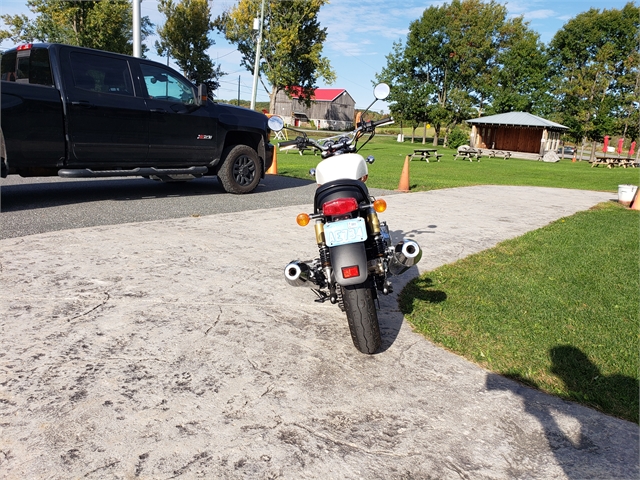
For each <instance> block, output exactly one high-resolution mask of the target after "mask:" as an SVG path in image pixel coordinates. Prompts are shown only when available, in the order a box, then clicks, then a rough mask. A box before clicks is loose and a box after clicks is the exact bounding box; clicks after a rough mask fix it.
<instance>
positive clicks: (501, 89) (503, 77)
mask: <svg viewBox="0 0 640 480" xmlns="http://www.w3.org/2000/svg"><path fill="white" fill-rule="evenodd" d="M503 31H504V35H505V38H504V42H503V44H502V45H501V48H500V51H499V52H498V55H497V56H496V65H494V66H493V68H492V69H491V71H490V72H489V78H488V79H487V80H488V81H489V87H490V88H489V91H490V96H491V105H489V106H488V107H487V109H486V113H488V114H496V113H505V112H512V111H520V112H529V113H533V114H535V115H540V116H546V115H549V114H550V113H551V112H553V111H554V109H553V106H552V102H551V97H550V95H549V58H548V56H547V54H546V47H545V46H544V44H542V42H541V41H540V37H539V35H538V34H537V33H536V32H534V31H532V30H530V29H528V28H527V27H526V25H524V24H523V22H522V19H521V18H515V19H513V21H511V22H508V23H507V24H506V25H505V27H504V29H503Z"/></svg>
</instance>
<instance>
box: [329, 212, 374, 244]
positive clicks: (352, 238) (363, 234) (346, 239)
mask: <svg viewBox="0 0 640 480" xmlns="http://www.w3.org/2000/svg"><path fill="white" fill-rule="evenodd" d="M324 239H325V241H326V242H327V246H328V247H338V246H340V245H348V244H350V243H357V242H364V241H365V240H366V239H367V226H366V225H365V223H364V218H361V217H358V218H351V219H349V220H340V221H339V222H333V223H326V224H325V225H324Z"/></svg>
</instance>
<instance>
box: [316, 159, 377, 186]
mask: <svg viewBox="0 0 640 480" xmlns="http://www.w3.org/2000/svg"><path fill="white" fill-rule="evenodd" d="M368 173H369V170H368V169H367V162H365V161H364V158H362V156H361V155H358V154H357V153H344V154H342V155H336V156H334V157H330V158H327V159H326V160H323V161H321V162H320V163H319V164H318V166H317V167H316V182H317V183H318V185H324V184H325V183H328V182H332V181H334V180H339V179H341V178H350V179H351V180H360V179H361V178H362V177H364V176H365V175H367V174H368Z"/></svg>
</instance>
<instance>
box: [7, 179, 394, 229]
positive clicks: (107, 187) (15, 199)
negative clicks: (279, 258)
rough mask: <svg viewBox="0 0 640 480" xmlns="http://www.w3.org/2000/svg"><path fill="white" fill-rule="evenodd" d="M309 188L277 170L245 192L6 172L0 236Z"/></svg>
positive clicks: (261, 200)
mask: <svg viewBox="0 0 640 480" xmlns="http://www.w3.org/2000/svg"><path fill="white" fill-rule="evenodd" d="M314 189H315V184H314V182H313V180H312V179H311V178H310V179H309V180H308V181H306V180H299V179H295V178H287V177H281V176H277V175H267V176H266V177H265V178H264V179H263V180H262V182H261V183H260V185H259V186H258V188H257V189H256V190H255V191H254V192H253V193H251V194H249V195H230V194H228V193H226V192H225V191H224V190H223V189H222V186H221V185H220V183H219V182H218V180H217V179H216V178H215V177H211V178H200V179H196V180H192V181H190V182H181V183H162V182H156V181H153V180H147V179H144V178H110V179H64V178H59V177H44V178H22V177H18V176H10V177H8V178H4V179H2V180H1V181H0V195H1V201H0V211H1V212H2V215H0V239H3V238H15V237H23V236H25V235H33V234H36V233H45V232H54V231H59V230H67V229H73V228H81V227H95V226H103V225H120V224H124V223H135V222H144V221H148V220H166V219H172V218H184V217H198V216H206V215H211V214H215V213H231V212H241V211H248V210H256V209H264V208H275V207H283V206H290V205H304V204H311V203H312V201H313V200H312V198H313V190H314ZM376 191H377V192H381V191H379V190H375V189H374V190H372V192H373V193H374V194H375V192H376ZM386 193H387V194H389V193H391V192H386Z"/></svg>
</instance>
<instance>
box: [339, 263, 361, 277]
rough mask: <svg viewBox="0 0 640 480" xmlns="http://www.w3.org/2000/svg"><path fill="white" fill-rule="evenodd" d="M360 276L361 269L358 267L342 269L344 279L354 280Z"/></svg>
mask: <svg viewBox="0 0 640 480" xmlns="http://www.w3.org/2000/svg"><path fill="white" fill-rule="evenodd" d="M359 276H360V268H359V267H358V265H352V266H350V267H342V277H343V278H345V279H346V278H353V277H359Z"/></svg>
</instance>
